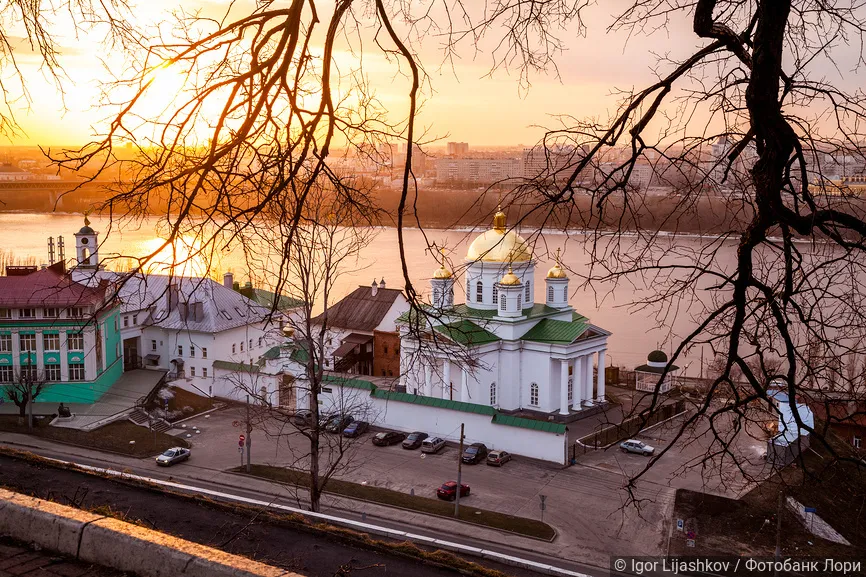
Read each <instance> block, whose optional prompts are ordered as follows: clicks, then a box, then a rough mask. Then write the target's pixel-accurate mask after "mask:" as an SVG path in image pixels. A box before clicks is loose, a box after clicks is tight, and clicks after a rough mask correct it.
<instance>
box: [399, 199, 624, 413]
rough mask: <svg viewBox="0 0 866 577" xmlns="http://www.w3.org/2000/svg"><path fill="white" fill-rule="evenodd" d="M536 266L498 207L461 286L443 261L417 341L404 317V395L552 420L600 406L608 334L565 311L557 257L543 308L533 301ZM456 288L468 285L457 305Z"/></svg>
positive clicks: (470, 254) (470, 255) (563, 277)
mask: <svg viewBox="0 0 866 577" xmlns="http://www.w3.org/2000/svg"><path fill="white" fill-rule="evenodd" d="M536 264H537V262H536V261H535V259H534V258H533V254H532V249H531V247H530V245H529V243H528V242H527V241H526V240H524V239H523V238H522V237H521V236H520V235H519V234H518V233H517V232H516V231H515V230H513V229H512V230H509V229H508V226H507V217H506V215H505V213H504V212H503V211H502V210H501V208H500V209H499V210H497V212H496V214H495V215H494V217H493V227H492V228H490V229H489V230H487V231H485V232H483V233H481V234H480V235H478V236H477V237H476V238H475V239H474V240H473V241H472V243H471V244H470V245H469V248H468V250H467V253H466V258H465V265H466V266H465V270H464V273H463V275H462V276H463V279H462V280H458V276H457V275H455V274H454V273H453V272H452V271H451V270H449V268H448V266H447V264H446V262H445V258H444V256H443V258H442V261H441V263H440V266H439V268H438V269H437V270H436V271H435V272H434V273H433V275H432V277H431V279H430V308H429V310H428V311H427V312H428V313H430V314H427V315H424V319H425V320H424V325H423V328H422V330H421V334H420V335H419V333H418V331H417V330H410V323H408V321H409V319H410V318H411V317H410V315H409V314H408V313H407V314H406V315H403V317H401V321H402V328H401V333H400V334H401V348H400V352H401V365H402V366H401V374H402V375H403V376H402V380H403V383H402V384H403V385H404V386H405V387H406V392H407V393H414V394H416V395H423V396H429V397H436V398H441V399H447V400H451V401H460V402H464V403H473V404H480V405H488V406H492V407H496V408H497V409H499V410H501V411H534V412H539V413H548V414H552V415H555V416H556V417H557V418H561V417H574V416H578V414H579V413H581V412H583V411H584V409H586V408H588V407H593V406H596V405H598V404H600V403H604V395H605V383H604V367H605V354H606V351H607V338H608V337H609V336H610V332H608V331H606V330H604V329H602V328H600V327H597V326H595V325H593V324H591V323H590V322H589V319H587V318H586V317H585V316H583V315H581V314H579V313H577V312H576V311H575V310H574V309H573V308H572V307H571V305H570V304H569V301H568V281H569V278H568V274H567V273H566V271H565V269H564V268H563V266H562V262H561V260H560V255H559V251H558V250H557V254H556V258H555V263H554V264H553V266H552V267H551V268H550V270H548V272H547V275H546V276H545V277H544V279H543V281H542V282H543V283H544V287H543V291H542V292H543V294H544V297H545V298H544V302H538V303H537V302H535V298H534V297H535V294H536V289H537V288H539V287H536V286H535V283H536V278H535V267H536ZM457 282H461V283H462V284H463V286H465V291H466V300H465V302H464V303H462V304H459V303H455V302H454V291H455V286H456V283H457ZM419 336H420V338H419ZM431 340H432V341H433V342H436V343H437V345H438V346H430V342H431ZM422 342H423V343H424V344H423V345H422V344H421V343H422ZM594 366H596V367H598V370H594Z"/></svg>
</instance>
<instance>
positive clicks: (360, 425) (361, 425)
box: [343, 421, 370, 437]
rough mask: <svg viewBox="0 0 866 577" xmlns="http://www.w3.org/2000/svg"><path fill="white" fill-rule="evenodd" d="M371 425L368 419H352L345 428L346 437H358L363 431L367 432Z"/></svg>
mask: <svg viewBox="0 0 866 577" xmlns="http://www.w3.org/2000/svg"><path fill="white" fill-rule="evenodd" d="M369 427H370V423H368V422H367V421H352V422H351V423H349V426H348V427H346V428H345V429H343V436H344V437H357V436H359V435H360V434H362V433H365V432H366V431H367V429H368V428H369Z"/></svg>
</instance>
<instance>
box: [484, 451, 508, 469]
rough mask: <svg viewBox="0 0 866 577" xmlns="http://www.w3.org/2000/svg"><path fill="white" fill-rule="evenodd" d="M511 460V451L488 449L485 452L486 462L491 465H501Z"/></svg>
mask: <svg viewBox="0 0 866 577" xmlns="http://www.w3.org/2000/svg"><path fill="white" fill-rule="evenodd" d="M510 460H511V453H509V452H508V451H490V452H489V453H488V454H487V464H488V465H491V466H493V467H501V466H502V465H504V464H505V463H507V462H508V461H510Z"/></svg>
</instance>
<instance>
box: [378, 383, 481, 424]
mask: <svg viewBox="0 0 866 577" xmlns="http://www.w3.org/2000/svg"><path fill="white" fill-rule="evenodd" d="M373 396H374V397H376V398H377V399H386V400H388V401H399V402H401V403H412V404H413V405H423V406H425V407H437V408H440V409H450V410H452V411H460V412H463V413H474V414H476V415H490V416H491V417H492V416H494V415H495V414H496V409H494V408H493V407H490V406H487V405H476V404H474V403H463V402H461V401H451V400H449V399H439V398H436V397H425V396H422V395H412V394H409V393H397V392H393V391H383V390H382V389H376V390H375V391H373Z"/></svg>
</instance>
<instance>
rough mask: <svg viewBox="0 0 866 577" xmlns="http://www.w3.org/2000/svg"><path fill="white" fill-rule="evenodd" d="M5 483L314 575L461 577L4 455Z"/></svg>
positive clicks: (0, 479) (0, 475)
mask: <svg viewBox="0 0 866 577" xmlns="http://www.w3.org/2000/svg"><path fill="white" fill-rule="evenodd" d="M0 485H2V486H6V487H9V488H11V489H13V490H17V491H20V492H23V493H28V494H31V495H34V496H37V497H41V498H44V499H51V500H54V501H57V502H60V503H64V504H67V505H69V504H74V505H76V506H79V507H83V508H88V509H100V510H101V511H102V512H107V511H108V508H110V510H111V511H113V512H114V513H115V514H120V515H121V516H123V517H125V518H126V519H127V520H130V521H139V522H141V523H142V524H144V525H146V526H149V527H152V528H154V529H156V530H158V531H163V532H165V533H170V534H172V535H176V536H178V537H181V538H183V539H187V540H190V541H194V542H197V543H201V544H204V545H208V546H211V547H216V548H218V549H222V550H224V551H227V552H230V553H234V554H238V555H243V556H246V557H250V558H253V559H256V560H258V561H262V562H265V563H269V564H272V565H277V566H279V567H283V568H285V569H290V570H292V571H297V572H299V573H302V574H304V575H309V576H310V577H333V576H334V575H335V574H339V573H337V572H338V571H339V570H340V568H341V566H343V567H345V566H349V567H352V568H353V569H352V570H351V571H348V572H346V573H344V574H345V575H351V576H353V577H354V576H355V575H357V576H360V577H367V576H372V577H375V576H378V575H388V576H406V577H440V576H449V577H453V576H454V575H457V572H455V571H453V570H450V569H445V568H439V567H431V566H427V565H424V564H421V563H419V562H416V561H414V560H411V559H406V558H402V557H399V556H394V555H388V554H383V553H380V552H377V551H371V550H368V549H365V548H362V547H360V546H358V545H355V544H352V543H348V542H341V541H339V540H337V539H335V538H333V537H326V536H323V535H319V534H314V533H308V532H304V531H301V530H298V529H294V528H289V527H283V526H279V525H274V524H269V523H267V522H262V521H261V520H260V519H258V518H256V519H254V518H253V517H254V516H255V513H254V512H251V513H250V514H243V513H235V512H230V511H225V510H222V509H221V508H219V507H210V506H208V505H207V504H206V503H200V502H195V501H192V500H190V499H185V498H183V497H179V496H174V495H171V494H164V493H160V492H157V491H155V490H150V489H147V488H140V487H134V486H130V485H127V484H126V483H122V482H118V481H113V480H109V479H104V478H101V477H97V476H93V475H88V474H85V473H81V472H77V471H72V470H66V469H55V468H53V467H48V466H44V465H40V464H35V463H31V462H28V461H23V460H19V459H15V458H12V457H8V456H5V455H0ZM361 568H365V569H361ZM491 568H495V569H499V570H501V571H503V572H505V573H507V574H509V575H531V573H528V572H525V571H519V570H514V569H513V568H504V567H499V566H495V565H493V566H491Z"/></svg>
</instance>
